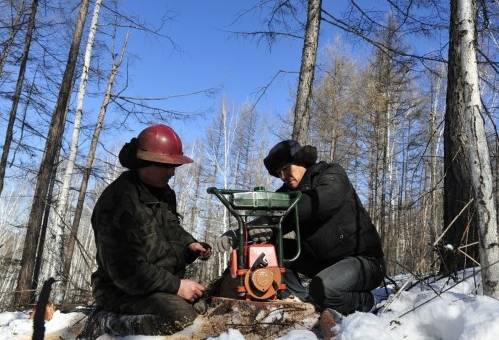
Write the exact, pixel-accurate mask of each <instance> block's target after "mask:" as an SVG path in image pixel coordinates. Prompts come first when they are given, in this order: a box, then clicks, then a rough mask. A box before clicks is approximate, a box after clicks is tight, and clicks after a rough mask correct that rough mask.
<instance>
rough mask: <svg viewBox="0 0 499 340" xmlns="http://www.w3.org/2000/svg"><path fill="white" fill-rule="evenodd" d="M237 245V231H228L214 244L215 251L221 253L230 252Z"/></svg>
mask: <svg viewBox="0 0 499 340" xmlns="http://www.w3.org/2000/svg"><path fill="white" fill-rule="evenodd" d="M236 245H237V235H236V232H235V230H228V231H226V232H225V233H223V234H222V235H220V236H219V237H218V238H217V239H216V240H215V241H214V242H213V250H214V251H216V252H219V253H223V252H226V251H230V250H232V249H233V248H235V247H236Z"/></svg>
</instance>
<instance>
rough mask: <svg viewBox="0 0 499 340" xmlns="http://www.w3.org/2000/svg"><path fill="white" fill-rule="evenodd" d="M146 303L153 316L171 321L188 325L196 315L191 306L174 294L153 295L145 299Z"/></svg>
mask: <svg viewBox="0 0 499 340" xmlns="http://www.w3.org/2000/svg"><path fill="white" fill-rule="evenodd" d="M147 303H150V308H151V309H152V312H153V314H157V315H159V316H161V317H164V318H166V319H169V320H172V321H181V322H185V323H189V322H192V321H194V319H195V318H196V317H197V315H198V314H197V313H196V311H195V310H194V308H193V306H192V304H190V303H188V302H187V301H185V300H184V299H183V298H181V297H180V296H178V295H174V294H168V293H153V294H151V295H150V296H149V297H148V298H147Z"/></svg>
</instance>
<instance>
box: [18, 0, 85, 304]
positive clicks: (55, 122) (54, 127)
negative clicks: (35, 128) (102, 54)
mask: <svg viewBox="0 0 499 340" xmlns="http://www.w3.org/2000/svg"><path fill="white" fill-rule="evenodd" d="M88 6H89V0H82V2H81V5H80V11H79V15H78V20H77V21H76V26H75V31H74V33H73V39H72V42H71V47H70V49H69V56H68V61H67V65H66V69H65V71H64V76H63V79H62V84H61V87H60V91H59V96H58V99H57V104H56V108H55V110H54V114H53V115H52V120H51V123H50V130H49V133H48V137H47V142H46V145H45V146H46V147H45V153H44V157H43V160H42V163H41V165H40V170H39V174H38V179H37V182H36V188H35V194H34V198H33V203H32V206H31V212H30V216H29V220H28V225H27V229H26V239H25V242H24V247H23V255H22V259H21V270H20V272H19V278H18V281H17V288H16V293H15V294H14V300H13V303H14V304H15V305H26V304H28V303H30V301H31V300H32V297H33V294H32V291H30V290H31V281H32V277H33V264H34V262H35V257H36V248H37V244H38V238H39V235H40V225H41V220H42V216H43V206H44V204H43V203H44V201H45V197H46V194H47V191H48V185H49V182H50V181H49V178H50V174H51V173H52V169H53V167H54V160H55V155H56V153H57V149H58V148H59V145H60V140H61V137H62V134H63V131H64V117H65V111H66V107H67V103H68V100H69V95H70V93H71V86H72V84H73V81H72V80H73V75H74V70H75V66H76V61H77V58H78V50H79V48H80V42H81V35H82V31H83V26H84V24H85V19H86V16H87V12H88Z"/></svg>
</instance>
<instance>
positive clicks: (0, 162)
mask: <svg viewBox="0 0 499 340" xmlns="http://www.w3.org/2000/svg"><path fill="white" fill-rule="evenodd" d="M37 8H38V0H33V2H32V3H31V13H30V15H29V20H28V29H27V31H26V37H25V38H24V49H23V54H22V59H21V65H20V66H19V75H18V76H17V83H16V89H15V91H14V95H13V97H12V107H11V108H10V112H9V122H8V123H7V131H6V132H5V142H4V144H3V149H2V158H1V159H0V194H1V193H2V190H3V183H4V178H5V169H6V167H7V158H8V157H9V151H10V144H11V143H12V137H13V130H14V122H15V120H16V116H17V106H18V105H19V100H20V99H21V92H22V89H23V84H24V75H25V73H26V64H27V63H28V57H29V50H30V46H31V39H32V37H33V31H34V29H35V19H36V10H37ZM0 72H1V71H0Z"/></svg>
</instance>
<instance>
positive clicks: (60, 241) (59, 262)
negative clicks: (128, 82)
mask: <svg viewBox="0 0 499 340" xmlns="http://www.w3.org/2000/svg"><path fill="white" fill-rule="evenodd" d="M101 4H102V0H96V2H95V7H94V11H93V15H92V21H91V24H90V30H89V33H88V41H87V46H86V48H85V56H84V62H83V70H82V73H81V78H80V85H79V88H78V94H77V101H76V112H75V117H74V125H73V133H72V136H71V144H70V151H69V158H68V161H67V164H66V169H65V171H64V175H63V181H62V187H61V192H60V194H59V199H58V202H57V207H56V214H55V219H54V232H55V248H56V249H54V250H56V251H54V252H53V253H52V254H53V255H54V256H55V257H54V258H53V259H51V262H53V263H54V267H53V268H54V272H52V273H51V276H53V275H56V274H57V272H61V271H62V268H63V266H64V229H65V226H66V221H65V217H66V211H67V209H66V207H67V201H68V196H69V186H70V184H71V176H72V175H73V171H74V165H75V160H76V154H77V153H78V140H79V137H80V126H81V119H82V114H83V101H84V98H85V92H86V89H87V83H88V73H89V70H90V60H91V58H92V50H93V45H94V41H95V35H96V32H97V22H98V20H99V11H100V8H101ZM62 280H63V282H62V286H64V283H65V281H66V277H65V276H63V278H62ZM61 299H62V297H61V296H60V295H59V296H57V298H56V302H60V300H61Z"/></svg>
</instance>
